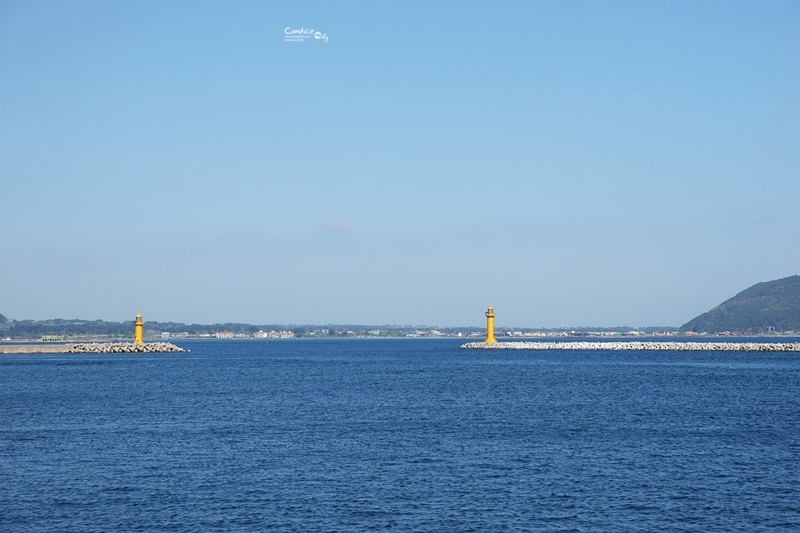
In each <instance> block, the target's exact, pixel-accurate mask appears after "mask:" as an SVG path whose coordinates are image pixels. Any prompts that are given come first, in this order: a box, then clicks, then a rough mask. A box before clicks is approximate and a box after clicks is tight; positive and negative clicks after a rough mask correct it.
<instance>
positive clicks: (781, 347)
mask: <svg viewBox="0 0 800 533" xmlns="http://www.w3.org/2000/svg"><path fill="white" fill-rule="evenodd" d="M461 348H464V349H467V350H679V351H703V352H712V351H716V352H800V343H798V342H655V341H633V342H583V341H581V342H468V343H467V344H463V345H462V346H461Z"/></svg>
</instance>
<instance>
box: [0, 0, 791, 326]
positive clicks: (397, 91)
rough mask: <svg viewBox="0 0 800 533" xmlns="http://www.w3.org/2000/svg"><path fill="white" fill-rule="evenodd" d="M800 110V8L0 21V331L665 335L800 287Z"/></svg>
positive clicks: (165, 5) (88, 12)
mask: <svg viewBox="0 0 800 533" xmlns="http://www.w3.org/2000/svg"><path fill="white" fill-rule="evenodd" d="M287 27H289V28H291V29H299V28H305V29H314V30H317V31H320V32H322V33H324V34H325V35H326V36H327V37H328V41H327V42H325V41H324V40H322V39H314V38H310V39H308V40H306V41H304V42H287V41H286V40H285V38H284V33H285V28H287ZM798 95H800V3H798V2H797V1H770V2H753V1H747V2H736V1H733V2H731V1H727V0H726V1H704V2H694V1H691V2H688V1H687V2H641V1H609V2H589V1H550V2H523V1H519V2H480V3H465V2H449V3H445V2H408V1H403V2H399V1H397V2H372V1H363V2H316V3H308V2H283V3H281V4H280V5H277V6H276V5H274V3H270V2H244V1H237V2H221V1H217V2H198V1H185V2H180V1H169V2H161V1H132V0H131V1H108V0H102V1H97V2H89V1H80V0H77V1H69V2H62V1H35V2H31V1H8V0H0V227H1V228H2V229H1V230H0V280H2V281H1V282H0V313H3V314H5V315H6V316H8V317H10V318H15V319H25V318H34V319H43V318H53V317H62V318H87V319H95V318H102V319H106V320H126V319H132V318H133V316H134V315H135V314H136V313H137V312H141V313H142V314H143V315H144V317H145V320H148V319H149V320H164V321H167V320H171V321H180V322H201V323H209V322H223V321H240V322H250V323H282V324H308V323H317V324H325V323H336V324H340V323H363V324H428V325H441V326H447V325H481V324H483V323H484V317H483V312H484V311H485V308H486V306H488V305H493V306H494V307H495V309H496V311H497V324H498V326H520V327H523V326H524V327H554V326H562V325H567V326H581V325H586V326H613V325H629V326H645V325H673V326H677V325H681V324H682V323H684V322H686V321H688V320H689V319H691V318H693V317H694V316H695V315H697V314H699V313H701V312H704V311H706V310H708V309H709V308H711V307H712V306H714V305H716V304H718V303H720V302H721V301H723V300H725V299H727V298H728V297H730V296H732V295H733V294H735V293H737V292H739V291H741V290H743V289H745V288H747V287H748V286H750V285H752V284H753V283H757V282H759V281H767V280H772V279H777V278H782V277H785V276H789V275H793V274H798V273H800V245H798V239H800V214H798V198H800V97H798Z"/></svg>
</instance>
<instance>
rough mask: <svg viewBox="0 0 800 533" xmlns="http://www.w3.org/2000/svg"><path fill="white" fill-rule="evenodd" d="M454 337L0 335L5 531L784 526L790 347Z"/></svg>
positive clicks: (793, 417) (799, 399) (797, 492)
mask: <svg viewBox="0 0 800 533" xmlns="http://www.w3.org/2000/svg"><path fill="white" fill-rule="evenodd" d="M726 340H733V339H726ZM781 340H785V339H781ZM790 340H797V339H790ZM462 342H463V341H460V340H456V339H396V340H386V339H344V340H304V339H297V340H279V341H264V340H258V341H256V340H232V341H228V340H213V341H210V340H209V341H184V342H181V341H177V342H176V343H177V344H179V345H180V346H181V347H183V348H186V349H189V350H190V352H188V353H183V354H148V355H133V354H94V355H86V354H81V355H3V356H0V531H3V532H28V531H30V532H42V531H58V532H72V531H74V532H94V531H97V532H101V531H102V532H117V531H125V532H128V531H302V532H306V531H326V532H327V531H330V532H334V531H335V532H342V531H384V530H387V531H420V532H428V531H431V532H449V531H453V532H469V531H491V532H494V531H548V532H549V531H561V532H583V531H600V532H604V531H613V532H625V531H647V532H651V531H669V532H680V531H703V532H714V531H720V532H732V531H747V532H753V531H793V532H796V531H800V353H797V352H794V353H791V352H788V353H760V352H759V353H743V352H683V351H682V352H677V351H676V352H672V351H663V352H638V351H633V352H621V351H525V350H509V351H488V350H487V351H485V350H461V349H459V346H460V345H461V344H462Z"/></svg>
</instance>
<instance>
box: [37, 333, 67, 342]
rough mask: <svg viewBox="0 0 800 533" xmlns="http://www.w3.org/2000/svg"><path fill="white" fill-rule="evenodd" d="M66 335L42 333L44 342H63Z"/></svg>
mask: <svg viewBox="0 0 800 533" xmlns="http://www.w3.org/2000/svg"><path fill="white" fill-rule="evenodd" d="M63 340H64V337H63V336H61V335H42V342H61V341H63Z"/></svg>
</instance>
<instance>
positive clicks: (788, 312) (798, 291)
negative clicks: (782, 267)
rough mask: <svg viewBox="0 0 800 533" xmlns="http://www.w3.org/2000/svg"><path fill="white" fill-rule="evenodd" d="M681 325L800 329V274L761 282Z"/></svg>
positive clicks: (695, 328)
mask: <svg viewBox="0 0 800 533" xmlns="http://www.w3.org/2000/svg"><path fill="white" fill-rule="evenodd" d="M680 329H681V331H693V332H696V333H700V332H707V333H722V332H725V331H730V332H735V333H768V332H770V331H775V332H778V333H781V332H791V331H800V276H790V277H788V278H783V279H776V280H775V281H765V282H763V283H757V284H755V285H753V286H752V287H750V288H749V289H745V290H743V291H742V292H740V293H739V294H737V295H736V296H734V297H733V298H731V299H730V300H726V301H724V302H722V303H721V304H719V305H718V306H716V307H715V308H713V309H712V310H710V311H708V312H707V313H703V314H702V315H700V316H698V317H696V318H694V319H692V320H690V321H689V322H687V323H686V324H684V325H683V326H681V328H680Z"/></svg>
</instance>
